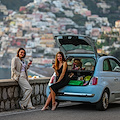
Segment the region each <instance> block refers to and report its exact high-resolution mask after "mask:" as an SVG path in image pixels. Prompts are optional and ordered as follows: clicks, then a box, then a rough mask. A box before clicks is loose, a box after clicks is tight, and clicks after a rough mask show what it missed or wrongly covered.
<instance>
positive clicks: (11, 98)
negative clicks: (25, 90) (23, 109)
mask: <svg viewBox="0 0 120 120" xmlns="http://www.w3.org/2000/svg"><path fill="white" fill-rule="evenodd" d="M49 79H50V78H49V77H44V78H39V79H30V80H29V82H30V84H31V86H32V88H33V92H32V96H31V100H32V103H33V105H40V104H44V103H45V101H46V87H47V84H48V81H49ZM21 98H22V90H21V89H20V87H19V85H18V83H17V82H15V81H13V80H11V79H4V80H0V111H6V110H13V109H16V108H19V104H18V101H19V100H20V99H21Z"/></svg>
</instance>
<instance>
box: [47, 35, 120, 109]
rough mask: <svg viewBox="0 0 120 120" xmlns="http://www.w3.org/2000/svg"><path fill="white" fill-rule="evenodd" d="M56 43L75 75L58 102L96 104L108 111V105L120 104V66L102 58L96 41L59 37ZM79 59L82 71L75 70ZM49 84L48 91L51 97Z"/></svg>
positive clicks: (69, 68)
mask: <svg viewBox="0 0 120 120" xmlns="http://www.w3.org/2000/svg"><path fill="white" fill-rule="evenodd" d="M55 40H56V43H57V45H58V46H59V48H60V50H61V51H62V52H63V53H64V55H65V57H66V60H67V63H68V73H69V74H73V76H72V77H71V80H70V82H69V84H68V85H67V86H65V87H64V88H62V89H60V90H59V91H58V94H57V96H56V100H57V101H79V102H89V103H95V104H96V109H97V110H106V109H107V108H108V105H109V103H112V102H114V101H117V100H120V62H119V60H118V59H117V58H115V57H113V56H100V55H98V54H97V50H96V47H95V44H94V42H93V40H92V39H91V38H90V37H87V36H81V35H57V36H55ZM76 58H77V59H80V61H81V62H82V69H79V70H73V69H72V64H73V61H74V59H76ZM51 84H52V83H49V84H48V86H47V89H46V93H47V96H48V95H49V92H50V90H49V86H50V85H51Z"/></svg>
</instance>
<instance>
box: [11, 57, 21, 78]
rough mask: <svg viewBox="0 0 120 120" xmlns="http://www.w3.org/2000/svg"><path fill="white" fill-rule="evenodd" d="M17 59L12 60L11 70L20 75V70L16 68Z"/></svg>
mask: <svg viewBox="0 0 120 120" xmlns="http://www.w3.org/2000/svg"><path fill="white" fill-rule="evenodd" d="M16 60H17V59H16V58H13V59H12V62H11V71H13V73H14V74H16V75H17V76H20V72H18V71H17V70H16V67H17V63H16V62H17V61H16Z"/></svg>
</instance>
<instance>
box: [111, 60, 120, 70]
mask: <svg viewBox="0 0 120 120" xmlns="http://www.w3.org/2000/svg"><path fill="white" fill-rule="evenodd" d="M109 61H110V65H111V69H112V71H114V72H120V65H119V63H118V62H117V61H116V60H114V59H110V60H109Z"/></svg>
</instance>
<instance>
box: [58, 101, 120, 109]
mask: <svg viewBox="0 0 120 120" xmlns="http://www.w3.org/2000/svg"><path fill="white" fill-rule="evenodd" d="M119 107H120V103H110V104H109V107H108V110H111V109H115V108H116V109H117V108H119ZM63 108H64V110H66V109H67V110H68V109H69V110H92V111H96V105H95V104H90V103H74V102H73V103H71V104H70V103H69V104H66V105H59V106H58V109H62V110H63Z"/></svg>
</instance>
